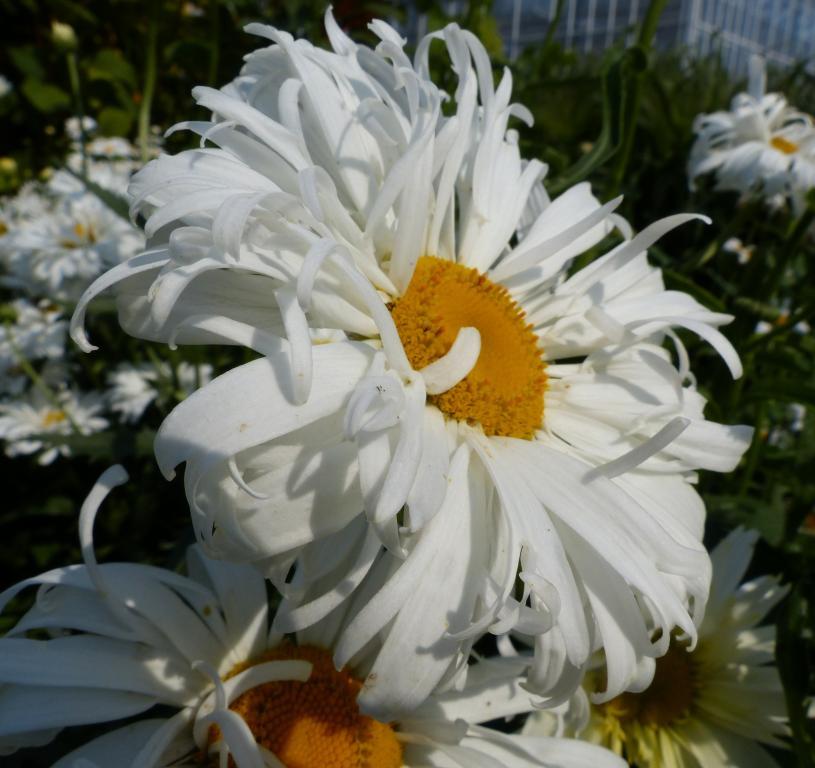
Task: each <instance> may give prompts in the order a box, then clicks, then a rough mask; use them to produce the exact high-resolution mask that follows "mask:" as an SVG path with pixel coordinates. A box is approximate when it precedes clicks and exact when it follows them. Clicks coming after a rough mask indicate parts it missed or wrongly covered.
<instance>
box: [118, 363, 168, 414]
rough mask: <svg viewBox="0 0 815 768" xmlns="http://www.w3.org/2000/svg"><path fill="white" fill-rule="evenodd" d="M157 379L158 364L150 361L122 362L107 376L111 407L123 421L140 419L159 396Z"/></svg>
mask: <svg viewBox="0 0 815 768" xmlns="http://www.w3.org/2000/svg"><path fill="white" fill-rule="evenodd" d="M157 379H158V371H157V370H156V366H154V365H151V364H150V363H141V364H139V365H132V364H131V363H121V364H120V365H118V366H117V367H116V368H115V369H114V370H113V371H111V372H110V373H109V374H108V377H107V383H108V387H109V389H108V401H109V404H110V409H111V410H112V411H113V412H114V413H117V414H118V415H119V418H120V419H121V420H122V421H126V422H130V423H133V422H136V421H138V420H139V419H140V418H141V417H142V414H143V413H144V412H145V410H146V409H147V407H148V406H149V405H150V403H152V402H153V401H154V400H155V399H156V397H157V396H158V390H157V389H156V388H155V386H154V384H155V383H156V380H157Z"/></svg>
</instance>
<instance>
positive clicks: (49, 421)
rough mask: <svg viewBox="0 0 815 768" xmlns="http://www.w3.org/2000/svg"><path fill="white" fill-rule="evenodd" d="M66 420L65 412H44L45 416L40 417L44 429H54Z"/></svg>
mask: <svg viewBox="0 0 815 768" xmlns="http://www.w3.org/2000/svg"><path fill="white" fill-rule="evenodd" d="M67 418H68V415H67V414H66V413H65V411H57V410H50V411H46V412H45V416H43V417H42V425H43V426H44V427H55V426H56V425H57V424H62V422H63V421H65V419H67Z"/></svg>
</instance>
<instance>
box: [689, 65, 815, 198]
mask: <svg viewBox="0 0 815 768" xmlns="http://www.w3.org/2000/svg"><path fill="white" fill-rule="evenodd" d="M765 90H766V74H765V70H764V60H763V59H762V58H761V57H760V56H754V57H753V58H752V59H751V60H750V81H749V85H748V93H740V94H738V95H737V96H736V97H735V98H734V99H733V102H732V103H731V106H730V111H729V112H724V111H723V112H714V113H713V114H710V115H698V116H697V117H696V119H695V121H694V124H693V130H694V133H696V141H695V143H694V145H693V148H692V149H691V154H690V159H689V161H688V176H689V177H690V179H691V184H693V182H694V180H695V179H696V178H698V177H699V176H703V175H705V174H707V173H715V176H716V188H717V189H722V190H732V191H735V192H741V193H743V194H746V195H747V194H759V195H761V196H762V197H763V198H764V199H765V200H766V201H767V202H768V204H770V205H771V206H772V207H777V206H778V204H779V202H780V203H782V204H783V201H784V199H785V198H786V197H789V198H790V199H791V202H792V205H793V209H794V210H795V211H796V213H800V212H801V211H802V210H803V209H804V208H805V206H806V202H805V197H806V193H807V191H808V190H809V189H811V188H812V187H815V123H813V119H812V117H811V116H810V115H807V114H804V113H802V112H799V111H797V110H796V109H793V108H792V107H790V106H788V105H787V102H786V99H785V98H784V97H783V96H782V95H781V94H779V93H765Z"/></svg>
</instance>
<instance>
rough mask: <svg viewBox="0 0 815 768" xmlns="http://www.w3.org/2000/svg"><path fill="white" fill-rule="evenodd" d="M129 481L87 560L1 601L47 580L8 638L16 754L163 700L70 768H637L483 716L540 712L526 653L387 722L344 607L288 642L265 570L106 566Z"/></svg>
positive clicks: (8, 705) (489, 664)
mask: <svg viewBox="0 0 815 768" xmlns="http://www.w3.org/2000/svg"><path fill="white" fill-rule="evenodd" d="M125 479H126V475H125V473H124V471H123V470H122V468H121V467H113V468H111V469H110V470H108V471H107V472H106V473H105V474H104V475H103V476H102V477H101V478H100V481H99V483H98V484H97V486H96V487H95V488H94V489H93V491H92V492H91V494H90V495H89V497H88V499H87V500H86V502H85V504H84V506H83V508H82V512H81V514H80V540H81V544H82V550H83V557H84V560H85V564H84V565H77V566H71V567H68V568H59V569H56V570H53V571H49V572H47V573H44V574H42V575H40V576H37V577H34V578H31V579H28V580H26V581H24V582H21V583H19V584H17V585H15V586H14V587H12V588H10V589H9V590H7V591H6V592H4V593H3V594H2V595H0V605H2V606H5V605H6V604H7V603H8V601H9V600H10V599H11V598H13V597H14V596H16V595H17V594H19V593H20V592H21V591H22V590H24V589H25V588H26V587H29V586H38V587H39V589H38V593H37V600H36V602H35V604H34V606H33V607H32V608H31V609H30V610H29V611H28V612H27V613H26V614H25V615H24V616H23V618H22V619H21V620H20V621H19V622H18V624H17V625H16V626H15V627H14V628H13V629H12V630H11V631H10V632H9V633H8V635H7V636H6V637H4V638H2V639H0V707H2V711H3V718H2V719H0V750H2V751H3V752H4V753H9V752H12V751H14V750H15V749H18V748H20V747H23V746H39V745H42V744H44V743H47V742H48V741H50V740H51V739H52V738H53V737H54V736H55V735H56V733H58V732H59V730H60V729H62V728H64V727H67V726H72V725H80V724H89V723H108V722H115V721H116V720H119V719H122V718H126V717H130V716H133V715H137V714H141V713H145V712H148V711H149V710H151V709H152V708H153V707H154V706H156V705H158V704H163V705H166V706H167V707H170V708H172V709H174V710H175V713H173V714H168V715H165V716H163V717H160V718H156V717H153V718H151V719H149V720H143V721H137V722H136V723H134V724H131V725H127V726H125V727H123V728H119V729H116V730H113V731H111V732H109V733H107V734H105V735H104V736H102V737H100V738H98V739H97V740H95V741H93V742H91V743H89V744H87V745H86V746H84V747H82V748H80V749H79V750H77V751H75V752H73V753H71V754H70V755H68V756H66V757H65V758H63V759H62V760H59V761H58V762H57V763H56V766H59V768H75V767H76V766H80V765H81V766H88V765H92V766H98V768H110V766H121V767H122V768H123V767H124V766H131V768H153V767H155V768H163V767H164V766H170V765H172V766H201V765H205V766H210V765H211V766H215V765H217V764H219V763H218V757H219V755H220V760H221V762H220V765H222V766H225V765H226V764H227V763H226V756H227V755H231V756H232V758H233V759H234V761H235V764H236V765H237V766H238V768H264V766H265V767H267V768H278V767H279V766H286V768H329V767H330V768H400V767H401V766H416V768H419V766H448V768H455V767H457V766H461V767H463V768H471V766H474V765H479V766H484V768H506V767H507V766H511V767H512V768H532V767H533V766H549V767H550V768H588V767H589V766H592V767H596V768H623V766H624V763H623V762H622V761H621V760H620V759H619V758H617V757H616V756H614V755H613V754H612V753H610V752H608V751H606V750H604V749H601V748H598V747H593V746H590V745H586V744H581V743H579V742H576V741H568V740H562V739H550V738H538V737H524V736H519V735H513V734H508V733H502V732H500V731H497V730H493V729H491V728H488V727H482V726H479V725H478V723H479V722H482V721H485V720H492V719H496V718H500V717H510V716H513V715H517V714H520V713H524V712H528V711H530V710H531V704H530V701H529V696H528V694H526V693H525V692H524V691H523V689H522V688H521V687H520V685H519V680H520V678H519V674H520V672H521V671H522V669H523V666H524V662H518V661H515V660H506V659H500V658H495V659H489V658H488V659H483V660H481V661H479V663H477V664H473V665H472V666H470V667H469V668H466V667H465V668H463V669H462V674H461V675H460V676H459V678H460V680H459V685H458V686H457V688H456V689H455V690H449V691H447V692H446V693H443V692H439V693H437V694H436V695H434V696H432V697H431V698H429V699H428V700H427V701H426V702H425V704H424V705H423V706H422V707H420V708H419V709H417V710H415V711H414V712H411V713H409V714H404V715H403V716H402V717H400V718H399V719H398V720H396V721H391V722H382V721H378V720H375V719H373V718H371V717H367V716H365V715H363V714H361V713H360V711H359V706H358V704H357V695H358V693H359V691H360V689H361V688H362V686H363V683H362V680H361V678H362V677H364V672H361V670H364V668H365V663H364V661H360V662H359V665H351V666H349V667H347V668H344V669H341V670H337V669H336V668H335V667H334V665H333V664H332V661H331V653H330V649H331V646H332V644H333V642H334V641H335V637H336V632H337V629H338V626H339V624H341V622H342V621H343V620H344V618H343V616H342V615H341V612H340V615H338V616H337V615H335V616H332V617H331V618H330V619H328V620H327V621H324V622H318V623H317V624H315V625H314V626H313V627H311V628H309V629H308V630H307V631H306V632H302V633H298V634H297V635H296V636H292V637H284V636H283V635H281V634H280V633H278V632H276V631H274V629H270V627H269V618H270V610H269V605H268V597H267V593H266V587H265V584H264V581H263V578H262V577H261V576H260V575H259V574H258V573H257V572H256V571H255V570H254V569H251V568H248V567H247V566H243V565H231V564H225V563H219V562H215V561H212V560H209V559H208V558H206V557H205V556H204V555H203V554H202V553H201V551H200V549H199V548H198V547H197V546H193V547H191V548H190V550H189V551H188V557H187V570H188V573H189V575H188V576H182V575H179V574H177V573H175V572H172V571H167V570H163V569H160V568H154V567H148V566H142V565H133V564H129V563H110V564H104V565H99V564H97V562H96V558H95V555H94V551H93V539H92V531H93V521H94V517H95V514H96V511H97V509H98V506H99V504H100V503H101V501H102V500H103V499H104V497H105V495H106V493H107V492H108V491H109V489H110V488H111V487H113V486H115V485H117V484H119V483H121V482H123V481H124V480H125ZM338 622H339V624H338ZM32 633H33V634H34V635H35V637H32V636H31V635H32ZM44 633H47V636H48V639H42V636H43V634H44Z"/></svg>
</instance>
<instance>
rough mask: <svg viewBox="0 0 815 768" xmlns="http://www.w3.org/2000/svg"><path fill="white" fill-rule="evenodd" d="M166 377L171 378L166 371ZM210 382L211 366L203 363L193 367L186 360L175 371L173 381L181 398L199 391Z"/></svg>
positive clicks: (170, 374)
mask: <svg viewBox="0 0 815 768" xmlns="http://www.w3.org/2000/svg"><path fill="white" fill-rule="evenodd" d="M167 376H168V378H169V377H172V373H171V372H170V371H169V370H168V371H167ZM210 381H212V366H211V365H209V364H207V363H204V364H202V365H193V364H192V363H188V362H187V361H186V360H182V361H181V362H180V363H179V364H178V366H176V369H175V379H174V382H175V384H176V388H177V392H178V394H179V395H181V396H182V397H187V396H188V395H191V394H192V393H193V392H195V391H196V390H197V389H200V388H201V387H203V386H204V385H205V384H209V382H210Z"/></svg>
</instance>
